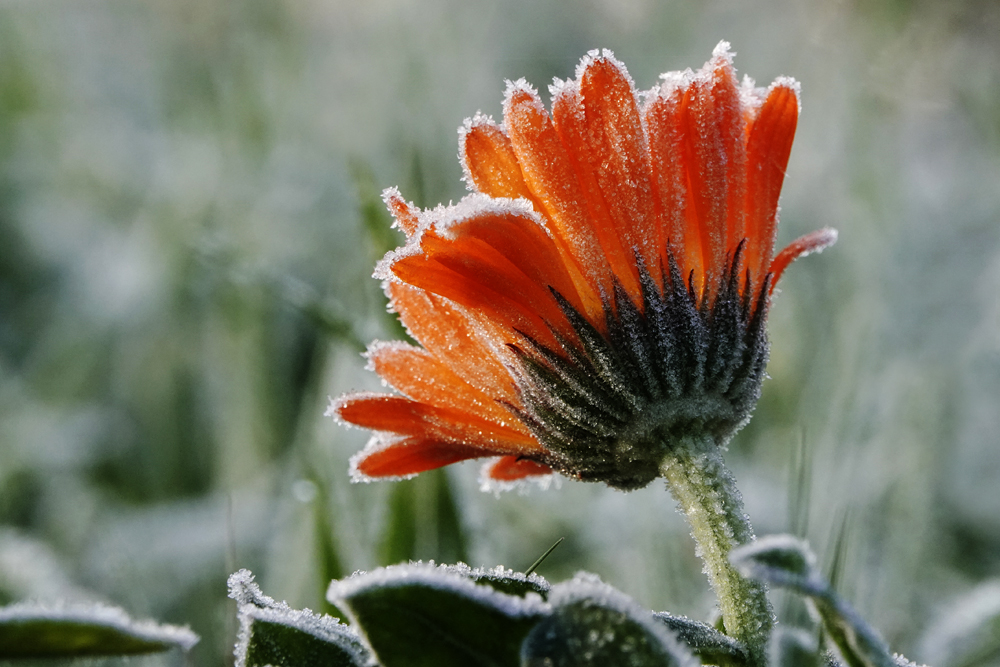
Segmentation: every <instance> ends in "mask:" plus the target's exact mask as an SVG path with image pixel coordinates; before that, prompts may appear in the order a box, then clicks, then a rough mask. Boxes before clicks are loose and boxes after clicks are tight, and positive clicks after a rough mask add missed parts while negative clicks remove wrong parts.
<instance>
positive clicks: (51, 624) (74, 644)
mask: <svg viewBox="0 0 1000 667" xmlns="http://www.w3.org/2000/svg"><path fill="white" fill-rule="evenodd" d="M197 642H198V637H197V635H195V634H194V633H193V632H191V631H190V630H189V629H187V628H179V627H175V626H170V625H158V624H156V623H152V622H150V621H134V620H132V619H131V618H129V617H128V615H127V614H125V612H123V611H122V610H121V609H117V608H114V607H106V606H102V605H73V606H65V607H47V606H42V605H33V604H28V603H20V604H14V605H10V606H8V607H3V608H0V660H11V659H15V658H17V659H24V658H63V659H65V658H84V657H93V656H125V655H142V654H145V653H159V652H161V651H167V650H170V649H172V648H179V649H181V650H183V651H187V650H189V649H190V648H191V647H192V646H194V645H195V644H196V643H197Z"/></svg>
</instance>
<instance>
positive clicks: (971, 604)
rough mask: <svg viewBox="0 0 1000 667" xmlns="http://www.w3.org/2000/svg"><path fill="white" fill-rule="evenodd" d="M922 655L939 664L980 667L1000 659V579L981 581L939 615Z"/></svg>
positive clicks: (938, 666)
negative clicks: (979, 666)
mask: <svg viewBox="0 0 1000 667" xmlns="http://www.w3.org/2000/svg"><path fill="white" fill-rule="evenodd" d="M921 644H922V651H921V654H922V655H921V657H922V658H923V659H924V660H927V662H928V663H929V664H933V665H935V667H976V666H977V665H987V664H996V663H997V661H998V660H1000V579H993V580H991V581H988V582H986V583H983V584H980V585H979V586H977V587H976V588H974V589H973V590H972V591H971V592H970V593H968V594H966V595H963V596H962V597H960V598H959V599H958V600H956V601H954V602H953V603H951V604H950V605H948V607H947V608H946V609H945V610H944V611H943V612H942V613H941V614H940V615H939V616H938V618H937V620H936V622H935V623H934V625H933V626H932V627H931V629H930V630H929V631H928V632H927V635H926V636H925V637H924V638H923V640H922V642H921Z"/></svg>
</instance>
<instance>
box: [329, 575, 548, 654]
mask: <svg viewBox="0 0 1000 667" xmlns="http://www.w3.org/2000/svg"><path fill="white" fill-rule="evenodd" d="M477 579H479V580H483V581H482V583H476V582H475V581H476V580H477ZM490 579H492V581H490ZM504 579H506V580H507V583H511V582H514V583H516V578H510V577H509V574H508V572H507V571H506V570H502V571H497V570H494V571H492V573H491V572H490V571H482V570H472V569H470V568H468V567H467V566H465V565H457V566H436V565H434V564H433V563H410V564H408V565H397V566H391V567H387V568H383V569H380V570H375V571H374V572H359V573H356V574H354V575H353V576H351V577H349V578H347V579H344V580H342V581H334V582H333V583H332V584H330V589H329V591H328V593H327V599H329V600H330V602H332V603H333V604H335V605H336V606H337V607H338V608H339V609H344V610H345V611H346V612H347V613H348V614H349V615H350V617H351V621H352V624H353V625H354V626H355V627H357V628H359V631H360V632H361V633H363V635H364V636H365V638H366V639H367V641H368V644H369V645H370V646H371V647H372V649H373V650H374V652H375V654H376V655H377V657H378V660H379V663H380V664H382V665H384V666H385V667H396V666H397V665H398V666H400V667H403V666H404V665H411V664H414V656H420V664H433V665H469V664H517V656H518V652H519V650H520V646H521V642H522V641H523V640H524V637H525V636H527V634H528V632H529V631H530V630H531V628H532V627H534V626H535V624H536V623H537V622H538V620H539V619H541V618H543V617H544V616H545V615H547V614H548V613H549V611H550V609H551V607H550V606H549V605H548V604H546V603H545V601H544V600H543V599H542V598H541V596H540V595H539V594H538V593H536V592H534V591H533V590H527V591H525V590H523V589H522V590H521V591H520V594H518V595H509V594H506V593H502V592H500V591H499V590H498V588H499V587H498V586H497V584H498V583H503V582H502V580H504ZM498 580H501V581H498ZM539 581H544V580H539V579H534V578H531V577H526V578H525V579H524V582H523V583H525V584H528V585H529V588H530V586H532V585H540V584H539V583H538V582H539ZM484 584H487V585H484Z"/></svg>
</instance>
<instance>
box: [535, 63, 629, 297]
mask: <svg viewBox="0 0 1000 667" xmlns="http://www.w3.org/2000/svg"><path fill="white" fill-rule="evenodd" d="M552 122H553V126H554V127H555V130H556V132H557V133H558V134H559V139H560V141H562V144H563V146H564V147H565V150H566V155H567V156H568V157H569V160H570V162H571V164H572V166H573V171H574V173H575V174H576V176H577V179H578V182H579V183H580V192H581V195H582V196H583V198H584V199H583V200H584V201H585V202H586V209H587V212H588V214H589V216H590V220H591V221H592V223H593V229H594V234H595V236H596V238H597V239H598V243H599V244H600V246H601V248H602V250H603V251H604V257H605V261H607V262H608V264H609V266H610V269H611V271H612V272H613V273H614V275H615V277H616V278H618V280H619V282H621V284H622V286H624V287H625V289H626V290H627V291H628V292H629V293H630V294H637V293H638V292H639V289H640V288H639V272H638V270H637V268H636V265H635V255H633V254H632V253H631V251H629V250H627V242H626V240H625V239H623V238H622V237H621V236H619V230H618V228H617V226H616V225H615V223H614V220H613V219H612V217H611V213H610V211H609V210H608V204H607V203H606V202H605V200H604V196H603V195H602V194H601V186H600V184H599V183H598V181H597V177H596V171H597V169H595V168H594V167H592V166H591V164H590V161H589V158H588V155H587V151H588V150H589V149H588V147H587V142H586V139H585V136H586V127H585V126H584V110H583V100H582V98H581V96H580V89H579V84H578V83H577V82H575V81H567V82H565V83H563V84H562V85H561V87H560V88H559V89H558V91H556V93H555V95H554V97H553V100H552ZM601 287H602V289H603V290H604V291H605V294H611V293H612V291H613V290H614V285H613V284H612V283H607V284H604V283H602V285H601Z"/></svg>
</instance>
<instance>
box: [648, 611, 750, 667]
mask: <svg viewBox="0 0 1000 667" xmlns="http://www.w3.org/2000/svg"><path fill="white" fill-rule="evenodd" d="M653 617H654V618H656V620H658V621H659V622H661V623H663V624H664V625H665V626H666V627H667V628H669V629H670V630H671V631H672V632H673V633H674V635H675V636H676V637H677V640H678V641H679V642H681V643H682V644H684V645H685V646H687V647H688V648H689V649H691V652H692V653H694V654H695V655H696V656H697V657H698V659H699V660H701V662H702V663H704V664H706V665H718V667H743V665H746V664H748V663H747V654H746V650H745V649H744V648H743V645H742V644H740V642H738V641H736V640H735V639H733V638H732V637H730V636H728V635H725V634H723V633H721V632H719V631H718V630H716V629H715V628H713V627H712V626H711V625H708V624H706V623H702V622H700V621H694V620H691V619H690V618H687V617H685V616H674V615H672V614H668V613H667V612H665V611H659V612H654V613H653Z"/></svg>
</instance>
